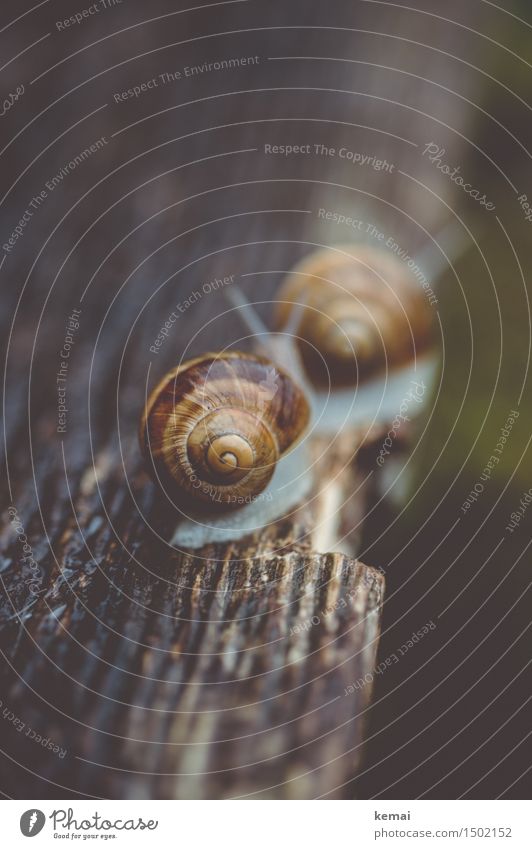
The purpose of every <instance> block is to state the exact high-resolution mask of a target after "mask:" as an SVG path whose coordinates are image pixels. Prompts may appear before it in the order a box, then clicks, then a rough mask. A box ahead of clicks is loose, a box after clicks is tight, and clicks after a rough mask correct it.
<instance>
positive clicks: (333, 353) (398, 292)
mask: <svg viewBox="0 0 532 849" xmlns="http://www.w3.org/2000/svg"><path fill="white" fill-rule="evenodd" d="M302 299H304V301H305V304H306V308H305V309H304V310H303V311H302V312H301V318H300V321H299V324H298V326H297V328H296V335H297V336H298V337H299V340H300V341H299V347H300V350H301V355H302V357H303V360H304V363H305V367H306V369H307V372H308V374H309V375H310V376H311V377H312V379H313V381H314V382H316V383H318V384H320V383H322V384H323V383H327V382H329V381H330V382H331V383H332V384H333V385H334V386H342V385H351V384H353V383H354V382H363V381H364V380H367V379H368V377H369V376H371V375H374V374H375V373H377V372H379V371H384V370H385V369H389V370H391V369H393V368H396V367H398V366H402V365H404V364H405V363H408V362H410V361H411V360H413V359H414V358H415V356H416V355H419V354H421V353H424V352H425V351H426V350H427V349H428V348H429V346H430V341H431V325H432V315H431V308H430V305H429V302H428V299H427V297H426V295H425V293H424V292H423V289H422V288H421V285H420V284H419V282H418V281H417V280H416V279H415V278H414V277H413V275H412V274H411V273H409V271H408V269H407V267H406V265H405V264H404V263H403V262H401V260H399V259H398V258H396V257H395V256H393V255H392V254H388V253H385V252H384V251H383V250H379V249H375V248H374V247H372V246H367V245H364V246H358V247H356V248H355V247H353V246H339V247H338V248H334V249H331V248H323V249H321V250H318V251H315V252H314V253H312V254H311V255H310V256H308V257H306V258H305V259H303V260H302V261H301V262H300V263H299V264H298V265H296V266H295V268H294V269H293V270H292V271H291V273H290V274H289V275H287V277H286V278H285V280H284V281H283V283H282V284H281V287H280V289H279V291H278V293H277V308H276V315H275V324H276V326H277V327H283V326H284V325H285V324H286V321H287V319H288V316H289V314H290V312H291V310H292V309H293V304H295V303H301V301H302Z"/></svg>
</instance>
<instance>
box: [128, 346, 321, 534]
mask: <svg viewBox="0 0 532 849" xmlns="http://www.w3.org/2000/svg"><path fill="white" fill-rule="evenodd" d="M309 420H310V406H309V403H308V400H307V398H306V395H305V392H304V391H303V390H302V389H300V387H299V386H298V385H297V383H296V382H295V381H294V380H293V378H292V377H291V376H290V375H289V374H288V373H286V372H285V371H284V370H283V369H282V368H281V367H280V366H278V365H277V364H274V363H272V362H271V361H270V360H268V359H267V358H265V357H262V356H258V355H254V354H246V353H242V352H240V351H226V352H224V353H206V354H204V355H203V356H200V357H197V358H195V359H192V360H189V361H187V362H184V363H182V364H180V365H179V366H177V367H176V368H174V369H173V370H172V371H170V372H169V373H168V374H167V375H166V376H165V377H163V379H162V380H161V381H160V383H159V384H158V386H157V387H156V388H155V389H154V390H153V392H152V393H151V395H150V397H149V399H148V402H147V404H146V407H145V409H144V412H143V414H142V417H141V422H140V432H139V437H140V444H141V449H142V452H143V455H144V458H145V460H146V465H147V467H148V470H149V471H150V473H151V475H152V477H153V478H154V479H155V480H156V482H158V483H159V484H160V486H161V487H162V488H163V489H164V490H165V491H166V493H167V495H168V496H169V497H170V498H171V499H172V501H173V502H174V504H175V505H176V507H177V508H178V509H179V510H180V512H181V515H182V517H183V522H181V523H180V525H179V526H178V529H177V531H176V533H175V534H174V538H173V540H172V541H173V542H174V543H178V544H180V545H184V546H187V545H188V546H190V547H194V546H195V544H196V543H197V542H200V543H201V544H203V543H205V542H209V541H216V540H221V539H230V538H234V537H235V531H236V530H241V531H243V530H245V531H246V532H248V533H249V532H250V530H253V529H254V528H255V527H257V526H261V525H262V524H264V523H265V520H267V519H268V516H269V515H270V514H271V515H274V514H275V515H278V511H279V509H281V510H282V509H283V508H284V509H287V508H286V504H281V503H279V502H280V501H281V502H282V499H280V498H278V497H277V494H278V491H279V489H280V488H281V489H282V487H283V486H286V485H287V484H290V482H291V477H293V478H294V480H295V481H297V478H298V477H301V467H300V460H299V461H295V462H294V460H293V459H291V453H292V451H293V449H294V447H295V446H296V444H297V443H298V441H299V440H300V439H301V437H302V436H303V435H304V433H305V431H306V429H307V427H308V424H309ZM284 461H286V462H284ZM283 462H284V465H283ZM269 487H271V489H270V491H269V492H267V490H268V488H269ZM290 491H291V492H292V494H293V495H294V494H295V492H296V491H297V497H298V498H300V497H302V493H303V489H302V488H301V486H298V485H295V486H290ZM305 491H306V490H305ZM274 496H275V497H274ZM291 500H292V499H291ZM258 501H260V511H257V502H258ZM229 511H231V514H229ZM235 514H237V515H235ZM269 521H272V519H269ZM209 528H210V532H209Z"/></svg>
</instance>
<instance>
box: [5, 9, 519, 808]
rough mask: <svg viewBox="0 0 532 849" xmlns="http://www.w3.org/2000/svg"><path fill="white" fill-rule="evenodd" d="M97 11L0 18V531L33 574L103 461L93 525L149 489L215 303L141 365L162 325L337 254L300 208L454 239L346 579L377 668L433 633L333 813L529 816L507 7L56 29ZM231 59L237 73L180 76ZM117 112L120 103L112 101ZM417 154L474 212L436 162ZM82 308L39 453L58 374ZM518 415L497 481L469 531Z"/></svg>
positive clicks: (392, 677) (413, 240) (515, 61)
mask: <svg viewBox="0 0 532 849" xmlns="http://www.w3.org/2000/svg"><path fill="white" fill-rule="evenodd" d="M88 8H89V4H88V3H87V4H86V5H85V6H84V4H83V2H81V0H80V2H79V3H77V4H73V3H66V2H57V1H56V0H50V2H44V3H41V4H39V5H38V6H35V7H34V8H33V9H32V7H31V5H30V4H29V3H23V4H21V3H19V2H16V3H15V2H4V3H3V4H2V12H1V20H0V45H1V56H2V68H1V74H2V76H1V79H2V99H4V98H5V102H4V114H3V115H2V118H1V129H2V135H1V157H2V159H1V161H2V169H1V175H0V179H1V184H2V185H1V193H2V202H1V210H0V230H1V235H2V239H1V242H2V245H6V244H9V243H8V239H9V237H10V235H11V233H12V232H13V231H14V229H15V227H16V226H17V224H18V223H19V221H20V219H21V218H22V217H23V215H24V213H25V211H26V210H27V209H28V208H30V209H31V212H32V213H33V214H32V215H30V216H29V220H28V221H27V222H26V224H25V226H24V228H23V232H22V235H21V236H20V237H18V238H17V239H16V240H15V243H14V244H13V245H11V246H9V247H10V249H9V250H6V249H5V248H3V249H2V253H1V255H0V261H1V262H2V265H1V267H0V276H1V281H2V293H3V295H2V297H3V310H2V314H1V321H2V327H1V331H2V332H1V334H0V340H1V344H2V347H3V354H4V356H5V361H6V370H5V382H4V388H5V392H4V404H5V408H4V414H5V447H6V457H7V466H5V480H6V482H7V484H8V486H7V487H6V489H7V490H8V491H6V492H5V495H4V496H3V499H4V503H3V504H2V507H3V508H7V507H8V505H9V504H10V503H11V504H16V505H17V509H18V511H19V514H20V515H21V517H22V518H23V520H24V524H25V527H26V528H27V530H28V533H30V535H31V538H32V540H33V543H32V544H33V546H34V550H35V552H36V553H37V554H38V555H39V557H40V562H42V563H43V564H44V568H46V563H47V558H50V555H49V553H48V549H47V539H46V533H48V531H49V528H50V527H52V528H53V526H54V525H53V523H54V516H55V514H56V513H58V512H60V511H61V510H63V509H65V505H66V504H68V503H69V500H70V498H72V499H73V501H74V503H75V502H76V497H77V493H79V491H80V490H82V489H83V486H87V481H86V480H84V478H83V470H84V469H86V468H87V466H89V465H90V464H91V462H92V458H95V462H96V463H97V464H99V467H100V468H101V467H102V466H105V462H106V458H109V457H110V456H113V453H114V452H116V449H117V445H118V438H119V436H120V439H121V443H122V451H123V462H124V468H123V469H117V470H116V479H115V480H114V481H113V483H112V485H110V487H109V488H108V489H107V490H106V491H105V493H104V495H103V496H102V498H103V499H104V501H106V502H107V503H106V504H105V505H104V506H105V507H106V509H108V511H109V513H110V514H111V515H114V514H113V511H114V510H116V509H117V508H116V503H117V502H118V501H119V500H120V498H121V493H122V491H123V489H124V488H125V475H126V473H127V475H128V476H131V478H134V476H135V474H136V472H137V470H138V466H139V462H140V461H139V457H138V451H137V447H136V420H137V413H138V407H139V387H140V386H143V385H144V383H145V382H146V379H147V376H148V374H149V378H148V379H149V382H150V383H151V384H152V385H153V383H154V382H155V381H156V380H157V379H158V378H160V376H161V375H162V374H163V373H164V372H165V371H166V370H167V369H168V368H169V367H170V366H171V365H173V363H174V362H175V361H176V360H177V359H178V358H179V357H180V356H182V355H183V354H184V353H187V354H188V353H197V352H199V351H202V350H205V348H207V347H209V348H213V347H222V346H223V345H225V344H227V343H228V341H230V337H231V332H233V331H232V330H231V328H230V325H229V322H228V320H227V318H226V317H225V318H224V316H223V315H222V313H223V311H224V310H225V309H226V303H225V301H224V299H223V293H222V292H221V291H220V292H216V293H213V294H210V295H209V296H208V297H204V298H202V299H201V300H200V301H199V302H198V303H196V304H194V306H193V307H191V308H190V309H187V311H186V314H185V315H184V316H183V318H182V320H180V321H179V323H178V324H177V325H176V326H175V327H174V329H173V331H172V333H171V334H170V335H169V337H168V339H167V340H166V341H165V343H164V345H163V346H161V348H160V351H159V353H158V354H156V355H155V354H153V353H151V352H150V350H149V349H150V346H151V345H153V340H154V339H155V338H156V337H157V334H158V333H159V329H160V328H161V326H162V325H164V322H165V320H166V319H167V317H168V315H169V313H170V312H171V311H172V309H173V308H174V305H175V303H176V302H177V301H183V300H184V299H186V298H187V296H188V295H190V293H191V292H193V291H195V290H197V289H198V288H200V287H201V286H202V284H203V283H204V282H205V281H211V280H212V279H213V278H215V277H216V278H221V277H224V276H227V275H231V274H236V275H238V276H240V275H249V276H248V277H244V278H242V280H241V282H242V287H243V289H244V290H245V291H246V293H247V294H248V295H249V296H250V297H251V298H252V299H253V300H264V301H268V300H269V299H270V298H271V297H272V296H273V294H274V292H275V289H276V287H277V286H278V284H279V281H280V279H281V276H282V272H283V271H284V270H286V269H289V268H290V267H291V266H292V265H293V264H294V262H295V261H296V260H298V259H299V258H300V257H302V256H304V255H305V254H307V253H308V252H309V250H310V249H311V247H312V246H313V245H321V244H324V245H327V244H335V243H339V242H349V241H351V240H353V239H355V240H356V239H357V236H356V234H355V235H353V233H352V232H350V230H349V228H346V227H345V226H341V225H338V224H336V225H335V224H332V223H330V222H324V221H323V220H321V219H320V218H319V216H318V210H319V209H320V208H322V207H323V208H326V209H330V210H336V211H339V212H341V213H343V214H348V215H353V216H355V217H357V218H361V219H362V220H364V221H366V222H368V223H374V224H375V226H376V227H378V228H379V229H380V230H381V231H382V232H384V233H386V234H388V235H390V236H392V237H393V238H394V239H395V241H396V242H397V243H398V244H399V245H401V246H404V248H405V250H407V251H408V253H409V254H411V255H414V254H415V252H416V251H419V250H421V249H422V248H423V247H424V246H425V245H427V244H431V243H432V239H436V240H437V239H438V236H439V234H440V233H441V232H442V228H444V227H445V225H446V224H447V223H448V222H450V221H454V222H456V232H460V233H462V234H463V237H464V240H465V248H464V251H463V253H462V254H461V255H460V257H458V258H457V259H456V261H454V262H453V263H452V265H447V267H446V268H445V270H444V271H443V273H442V275H441V276H440V279H439V281H438V284H437V285H438V308H437V312H438V317H439V322H438V325H437V326H438V335H439V339H438V342H439V345H440V348H441V350H442V353H443V368H442V370H441V375H440V377H441V380H440V379H439V383H438V385H437V386H436V387H435V389H434V395H433V400H432V403H431V404H430V407H429V409H428V412H427V419H426V420H425V421H424V422H423V424H422V425H420V426H419V427H418V430H417V432H416V433H414V434H413V443H412V445H411V446H410V448H409V449H408V451H407V453H406V454H404V453H403V454H402V455H399V456H398V464H397V465H394V467H393V469H395V473H394V474H389V475H388V478H386V479H385V480H383V481H382V482H381V485H380V487H378V488H376V489H375V493H374V500H375V509H374V510H373V511H372V512H371V513H370V515H369V517H368V519H367V522H366V525H365V530H364V540H363V545H362V550H361V552H360V557H361V559H363V560H364V561H365V562H367V563H370V564H373V565H376V566H379V567H380V568H382V569H383V570H384V571H385V573H386V581H387V597H386V603H385V609H384V623H383V633H382V641H381V645H380V656H381V658H383V659H385V658H387V657H389V656H390V655H391V654H393V653H394V652H396V651H397V649H398V648H399V647H400V646H401V645H403V644H404V643H405V641H406V640H407V639H408V638H409V637H410V636H411V634H412V632H414V631H416V630H418V629H419V628H421V627H422V626H423V625H425V623H427V622H428V621H433V622H434V623H435V624H436V628H435V629H434V630H433V631H431V633H430V634H429V635H428V636H427V637H426V638H425V639H424V640H423V641H421V642H420V643H419V644H418V645H416V646H415V648H413V649H412V650H411V651H409V652H408V653H407V654H405V656H404V657H403V658H402V660H401V663H398V664H396V665H393V666H391V667H390V668H389V669H388V671H387V672H386V673H385V674H383V675H382V676H380V677H377V678H376V689H375V693H374V703H373V705H372V707H371V708H370V710H369V711H368V716H367V734H368V743H367V747H366V754H365V763H364V766H363V769H362V771H361V774H360V775H359V776H358V778H357V779H356V781H355V782H353V786H351V787H349V788H346V793H347V794H350V795H356V796H358V797H361V798H368V797H371V796H383V797H389V798H399V799H400V798H413V797H417V796H427V797H435V798H457V797H459V796H465V797H477V798H492V797H495V796H499V795H500V796H504V797H508V798H521V797H523V796H526V795H527V790H528V788H529V787H530V773H529V772H527V770H528V769H529V767H530V745H529V736H528V735H529V734H530V731H531V726H530V715H531V714H530V708H529V702H528V699H529V696H530V672H529V668H528V666H527V664H528V663H529V658H530V631H529V630H528V628H529V624H530V588H529V586H530V577H529V576H530V554H529V544H530V528H531V520H532V509H531V510H530V511H529V512H526V511H525V512H524V515H523V518H522V520H521V521H520V523H519V525H518V526H517V527H515V528H514V530H513V532H510V531H508V530H507V529H506V526H507V525H508V523H509V522H510V516H511V514H512V513H514V512H515V511H516V509H517V508H518V507H519V504H520V500H521V499H522V498H523V495H524V493H525V492H526V491H528V490H529V489H530V487H531V486H532V474H531V472H530V450H529V441H530V427H529V421H530V415H531V412H532V409H531V408H532V405H531V402H530V378H529V374H528V371H529V353H530V311H529V301H528V290H529V281H528V269H529V263H530V258H531V250H532V249H531V244H532V239H531V238H530V234H531V233H532V230H531V229H530V228H532V222H531V221H526V220H525V212H524V210H523V208H522V206H521V203H520V201H519V199H518V198H519V196H521V195H523V194H527V193H528V194H529V198H530V202H532V188H530V187H531V185H532V183H531V176H532V169H531V165H530V163H531V154H530V152H529V149H530V142H531V137H532V122H531V120H530V114H531V111H530V110H531V103H530V91H531V86H530V82H531V79H532V76H531V70H532V64H531V63H532V39H531V35H532V17H531V15H530V8H529V6H528V4H526V3H525V2H507V3H505V4H504V8H503V7H502V5H501V7H498V6H497V4H495V3H491V2H487V0H470V2H468V3H462V2H458V0H450V2H447V3H446V4H444V6H442V4H441V3H437V2H436V0H426V2H423V3H418V4H417V6H411V5H409V6H408V7H407V6H406V5H405V6H401V5H400V4H391V3H387V2H380V0H363V1H361V0H349V1H348V0H328V2H327V3H325V2H302V0H291V2H290V3H286V2H280V0H279V2H278V1H277V0H273V1H271V2H268V3H266V2H263V1H262V0H243V2H228V3H217V4H210V5H208V6H205V8H201V6H200V5H199V4H198V8H197V9H195V10H190V8H189V4H188V3H186V4H185V3H170V2H161V0H155V2H152V3H150V4H146V3H142V2H139V0H137V2H135V0H122V2H121V3H118V2H116V3H114V4H113V3H112V2H111V0H110V2H109V3H108V5H107V4H105V3H104V4H103V5H99V7H98V11H97V12H94V13H89V12H88V13H87V16H85V17H83V16H82V19H81V21H80V22H74V23H70V24H69V25H68V26H65V25H62V26H58V23H59V24H60V22H61V21H63V22H64V21H65V20H66V19H68V18H69V16H71V15H75V14H76V13H78V12H82V10H83V9H88ZM239 57H240V58H241V57H249V58H251V57H258V58H255V59H254V61H253V63H251V62H247V63H246V64H241V65H240V66H239V67H230V68H222V69H220V70H216V69H211V70H203V71H201V72H196V73H194V74H193V75H192V76H187V75H186V72H185V68H187V67H189V68H190V67H192V66H202V65H204V63H215V62H220V61H222V60H229V59H234V58H239ZM178 73H180V75H181V76H180V77H179V78H178V77H177V74H178ZM164 74H172V75H174V77H175V79H169V80H167V81H166V82H165V83H163V82H162V80H161V76H160V75H164ZM154 79H155V80H157V84H156V85H155V84H154V85H152V86H151V87H147V83H148V81H150V80H154ZM165 79H166V78H165ZM143 84H145V86H146V87H145V89H144V90H142V85H143ZM21 86H22V87H23V92H20V87H21ZM134 86H138V87H141V91H140V93H139V94H138V96H135V95H133V96H129V97H128V96H127V95H126V96H125V97H122V93H123V92H127V90H128V89H132V88H133V87H134ZM17 90H19V96H18V98H17V99H9V98H10V95H11V94H12V93H15V92H17ZM11 101H13V102H11ZM6 103H8V104H9V105H8V107H7V108H6ZM102 138H103V141H102V143H101V146H100V147H99V148H98V149H97V150H95V152H93V153H91V155H90V156H88V157H86V158H85V159H83V161H82V162H81V164H77V165H76V167H74V168H70V166H69V163H71V162H72V161H73V160H74V158H75V157H76V155H78V154H80V152H82V151H83V150H85V149H87V148H88V147H89V146H90V145H91V144H94V143H95V142H96V141H97V140H98V139H102ZM266 144H272V145H276V144H278V145H286V144H310V145H311V146H313V145H315V144H323V145H326V146H327V147H335V148H336V149H337V150H338V149H339V148H341V147H342V146H345V147H347V148H349V149H350V150H353V151H359V152H361V153H364V154H367V155H369V156H372V157H373V156H374V157H376V158H377V159H379V158H380V159H386V160H387V161H388V162H389V163H391V164H393V169H392V170H391V171H389V170H380V171H378V170H374V169H373V168H371V167H368V166H359V165H353V164H352V163H350V162H349V161H348V160H343V159H340V158H339V157H338V156H324V155H315V154H311V155H301V156H290V157H284V156H282V155H273V154H266V153H265V152H264V146H265V145H266ZM428 144H435V145H437V146H439V148H440V149H443V150H444V153H443V154H442V155H441V162H442V163H447V164H448V165H449V167H450V170H451V171H452V169H453V168H455V167H456V166H459V168H460V173H461V174H462V175H463V176H464V179H465V180H466V181H467V182H468V183H469V184H471V185H472V186H474V187H477V188H478V190H479V195H485V196H486V198H487V199H489V200H490V201H491V202H492V203H493V205H494V207H495V208H494V209H492V210H487V209H486V208H485V206H482V205H481V204H480V203H479V202H478V200H475V199H473V198H472V197H470V196H468V195H467V194H466V193H465V192H464V191H463V190H462V189H461V188H460V187H459V186H457V185H456V183H453V182H452V180H451V179H450V178H449V174H445V173H443V171H442V170H440V169H438V168H437V167H436V165H435V163H431V162H430V160H429V159H428V157H427V155H424V154H423V151H424V149H425V147H426V146H427V145H428ZM62 169H63V177H62V178H60V179H59V181H58V182H57V185H56V186H55V187H54V188H53V190H51V191H50V190H49V189H47V186H46V184H47V182H49V181H51V180H52V179H53V177H54V175H58V174H61V173H62ZM65 169H66V172H67V173H66V174H65V173H64V171H65ZM43 190H44V191H45V192H46V195H45V197H44V198H42V202H41V203H40V204H38V205H37V206H33V207H30V203H31V201H32V198H33V197H35V196H36V195H38V194H39V193H40V192H41V191H43ZM437 253H438V252H436V254H437ZM73 309H78V310H81V313H80V318H79V324H80V326H79V329H78V330H77V331H76V336H75V343H74V348H73V352H72V357H71V359H70V362H69V372H68V383H67V393H68V407H69V412H68V427H67V429H66V433H65V434H62V435H61V439H60V438H59V437H58V434H57V431H56V428H57V399H56V382H55V380H56V377H55V376H56V373H57V369H58V361H59V356H58V350H59V347H58V346H60V345H61V344H62V342H63V340H64V338H65V332H66V325H67V321H68V317H69V316H70V315H71V313H72V310H73ZM262 310H263V316H264V319H265V320H266V321H268V320H269V319H270V309H269V306H268V304H267V303H266V304H264V305H263V308H262ZM512 410H518V411H519V417H518V419H517V421H516V423H515V424H514V425H513V427H512V429H511V435H509V437H508V439H507V442H506V443H505V445H504V450H503V453H502V454H501V456H500V462H499V463H498V465H497V466H496V468H495V469H494V470H493V471H492V473H491V474H490V476H489V479H488V480H484V489H483V491H482V494H481V495H480V496H479V498H478V500H477V501H475V502H474V503H473V504H472V506H471V507H470V508H469V509H468V510H467V511H466V512H465V513H464V512H462V509H461V507H462V504H463V503H464V501H465V500H466V499H467V497H468V495H469V493H470V492H471V490H472V489H473V488H474V487H475V485H476V484H477V483H478V482H479V480H480V475H482V473H483V470H484V468H485V467H486V464H487V462H488V461H489V459H490V457H491V456H492V455H493V452H494V448H495V446H496V445H497V442H498V440H499V438H500V432H501V428H504V426H505V423H506V422H507V419H508V417H509V416H510V415H511V411H512ZM404 450H405V451H406V449H404ZM63 451H64V455H63ZM63 456H64V463H65V467H66V470H67V471H66V475H65V471H64V468H65V467H63ZM405 464H407V468H406V469H405V471H404V472H402V470H403V469H404V467H405ZM390 469H391V467H390ZM142 497H143V496H142V494H141V493H140V492H139V495H138V498H139V503H140V504H141V506H142ZM80 521H81V522H82V523H83V517H81V519H80ZM43 527H44V528H45V529H46V532H45V534H44V535H43ZM121 530H122V526H121V524H120V521H117V523H116V533H117V536H118V538H120V536H121ZM7 534H8V532H7V531H6V532H5V537H4V539H7ZM50 535H51V536H50V538H51V541H52V545H53V544H55V540H54V537H53V533H52V532H51V531H50ZM11 566H12V564H11ZM4 567H5V568H6V569H7V575H8V579H7V583H6V584H5V585H4V588H7V590H8V592H11V594H12V595H13V592H15V590H14V589H13V586H11V585H10V583H9V580H10V572H9V568H10V564H8V565H7V566H5V562H4ZM13 581H14V579H13ZM5 604H6V609H7V602H6V603H5ZM9 639H12V632H9ZM15 667H16V664H15ZM17 673H22V670H21V669H18V670H17ZM7 749H9V742H8V743H7ZM3 766H4V775H5V774H6V772H7V771H8V770H10V769H11V766H10V761H9V760H8V759H4V765H3ZM6 786H7V785H5V786H4V787H3V788H2V789H3V790H4V792H7V793H8V792H9V790H8V789H6ZM44 793H45V791H44V790H43V795H44Z"/></svg>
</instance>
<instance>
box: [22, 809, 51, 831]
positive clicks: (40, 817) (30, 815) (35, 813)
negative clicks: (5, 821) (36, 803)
mask: <svg viewBox="0 0 532 849" xmlns="http://www.w3.org/2000/svg"><path fill="white" fill-rule="evenodd" d="M45 822H46V817H45V815H44V814H43V812H42V811H39V810H37V808H30V810H29V811H24V813H23V814H22V816H21V818H20V830H21V832H22V834H23V835H24V837H35V835H36V834H39V832H40V831H42V829H43V828H44V823H45Z"/></svg>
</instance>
